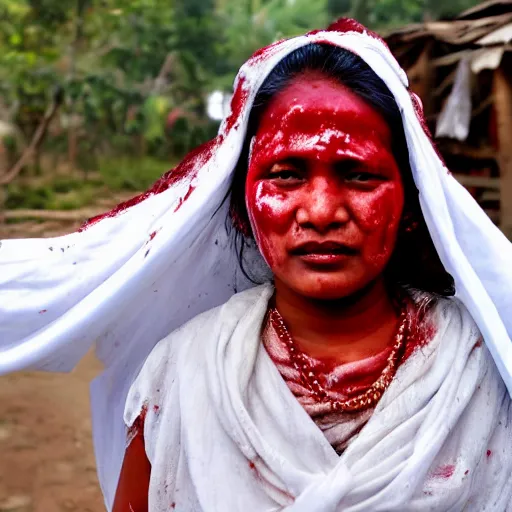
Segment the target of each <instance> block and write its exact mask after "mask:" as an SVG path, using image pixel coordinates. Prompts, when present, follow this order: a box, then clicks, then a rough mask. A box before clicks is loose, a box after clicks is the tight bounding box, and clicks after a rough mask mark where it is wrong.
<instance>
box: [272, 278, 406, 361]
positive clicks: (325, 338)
mask: <svg viewBox="0 0 512 512" xmlns="http://www.w3.org/2000/svg"><path fill="white" fill-rule="evenodd" d="M275 286H276V307H277V309H278V311H279V313H280V314H281V316H282V317H283V319H284V321H285V324H286V326H287V328H288V330H289V331H290V334H291V336H292V337H293V339H294V341H295V342H296V343H297V344H298V346H299V347H300V349H301V350H302V351H303V352H304V353H306V354H308V355H310V356H311V357H314V358H317V359H335V360H336V362H337V363H338V364H341V363H346V362H352V361H358V360H360V359H364V358H366V357H369V356H371V355H374V354H377V353H379V352H381V351H382V350H384V349H385V348H386V347H387V346H389V344H390V343H391V341H392V339H393V337H394V334H395V332H396V329H397V322H398V314H397V312H396V309H395V307H394V306H393V303H392V301H391V298H390V296H389V294H388V292H387V290H386V287H385V285H384V282H383V280H382V279H380V280H378V281H376V282H374V283H372V284H371V285H370V286H368V287H367V288H366V289H365V290H363V291H362V292H360V293H358V294H356V295H354V296H350V297H347V298H343V299H340V300H335V301H332V300H331V301H322V300H317V299H310V298H307V297H304V296H301V295H298V294H296V293H295V292H293V290H291V289H290V288H288V287H287V286H285V285H284V284H283V283H282V282H280V281H279V280H278V279H276V282H275Z"/></svg>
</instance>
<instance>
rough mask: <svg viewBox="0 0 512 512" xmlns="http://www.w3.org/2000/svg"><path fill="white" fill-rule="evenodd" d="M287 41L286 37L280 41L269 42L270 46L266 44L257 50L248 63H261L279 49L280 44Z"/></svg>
mask: <svg viewBox="0 0 512 512" xmlns="http://www.w3.org/2000/svg"><path fill="white" fill-rule="evenodd" d="M284 41H285V39H279V40H278V41H274V42H273V43H272V44H269V45H268V46H265V47H263V48H260V49H259V50H256V51H255V52H254V53H253V54H252V56H251V58H250V59H249V61H248V63H249V64H250V65H251V66H253V65H255V64H259V63H260V62H261V61H263V60H266V59H267V58H268V57H270V56H271V55H272V54H273V53H275V52H276V51H278V50H279V46H281V44H282V43H283V42H284Z"/></svg>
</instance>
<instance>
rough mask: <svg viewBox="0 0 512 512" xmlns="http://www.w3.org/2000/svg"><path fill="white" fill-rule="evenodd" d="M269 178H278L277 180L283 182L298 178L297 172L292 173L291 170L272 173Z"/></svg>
mask: <svg viewBox="0 0 512 512" xmlns="http://www.w3.org/2000/svg"><path fill="white" fill-rule="evenodd" d="M270 176H271V177H272V178H279V179H281V180H285V181H286V180H293V179H298V178H300V176H299V173H298V172H297V171H292V170H284V171H277V172H273V173H272V174H271V175H270Z"/></svg>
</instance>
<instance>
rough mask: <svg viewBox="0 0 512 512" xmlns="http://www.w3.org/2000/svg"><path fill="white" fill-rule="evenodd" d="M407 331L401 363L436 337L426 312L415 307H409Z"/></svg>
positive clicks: (432, 324)
mask: <svg viewBox="0 0 512 512" xmlns="http://www.w3.org/2000/svg"><path fill="white" fill-rule="evenodd" d="M410 308H411V311H410V314H409V330H408V333H407V343H406V345H405V351H404V355H403V357H402V362H404V361H406V360H407V359H408V358H409V357H410V356H411V355H412V354H414V352H416V350H418V349H420V348H421V347H423V346H425V345H427V344H428V343H429V342H430V341H431V340H432V339H433V338H434V336H435V335H436V333H437V328H436V325H435V323H434V322H433V320H432V318H431V317H429V316H427V315H426V313H427V311H419V309H418V307H416V306H415V305H410Z"/></svg>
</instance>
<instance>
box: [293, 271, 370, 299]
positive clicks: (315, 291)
mask: <svg viewBox="0 0 512 512" xmlns="http://www.w3.org/2000/svg"><path fill="white" fill-rule="evenodd" d="M367 284H368V282H367V281H366V280H364V281H363V280H359V279H357V280H347V279H334V278H331V279H319V278H318V277H317V278H313V279H307V278H306V279H303V280H301V282H298V283H295V285H294V286H292V288H294V290H295V292H296V293H298V294H299V295H302V296H303V297H307V298H309V299H315V300H340V299H345V298H347V297H350V296H351V295H354V294H355V293H357V292H358V291H360V290H362V289H363V288H365V287H366V286H367Z"/></svg>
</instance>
